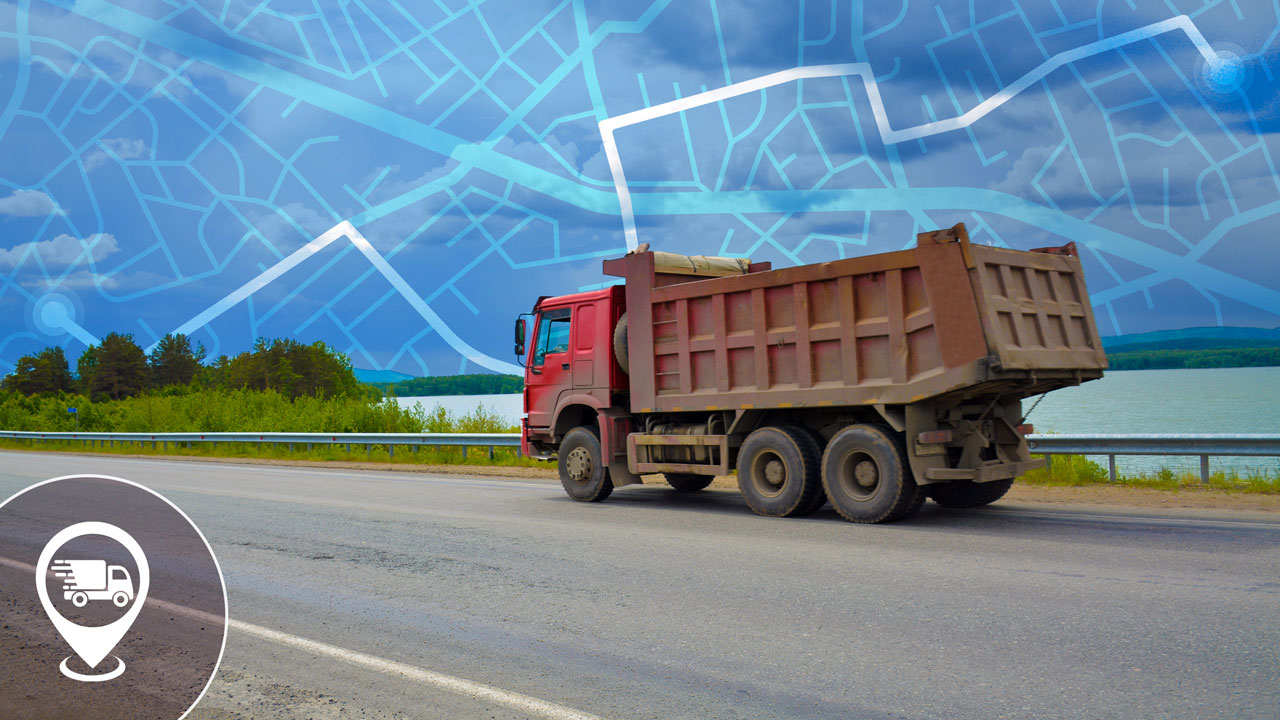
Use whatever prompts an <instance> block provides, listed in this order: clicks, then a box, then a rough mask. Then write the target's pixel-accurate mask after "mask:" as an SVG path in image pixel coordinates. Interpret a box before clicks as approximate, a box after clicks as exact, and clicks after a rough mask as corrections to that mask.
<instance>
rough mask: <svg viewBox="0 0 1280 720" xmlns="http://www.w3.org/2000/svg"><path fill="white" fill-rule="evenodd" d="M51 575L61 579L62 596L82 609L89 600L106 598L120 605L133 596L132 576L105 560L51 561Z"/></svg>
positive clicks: (125, 570)
mask: <svg viewBox="0 0 1280 720" xmlns="http://www.w3.org/2000/svg"><path fill="white" fill-rule="evenodd" d="M52 570H53V574H54V576H55V577H59V578H62V579H63V580H62V582H63V584H62V591H63V592H62V597H63V598H64V599H66V600H70V601H71V604H72V605H75V606H76V607H78V608H82V607H84V606H85V605H88V604H89V601H90V600H110V601H111V602H112V604H114V605H115V606H116V607H119V608H122V607H124V606H125V605H128V604H129V601H130V600H132V599H133V578H131V577H129V570H128V569H127V568H125V567H122V566H120V565H108V564H107V561H106V560H54V561H53V566H52Z"/></svg>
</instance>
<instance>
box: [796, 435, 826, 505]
mask: <svg viewBox="0 0 1280 720" xmlns="http://www.w3.org/2000/svg"><path fill="white" fill-rule="evenodd" d="M800 429H801V430H803V431H804V433H805V434H806V435H808V436H809V438H810V439H811V440H813V455H814V457H816V458H819V463H821V458H822V451H823V449H824V448H826V446H827V439H826V438H824V437H822V433H820V432H818V431H817V430H814V429H813V428H810V427H804V426H801V427H800ZM826 504H827V491H826V490H823V489H822V471H821V470H819V471H818V491H817V492H815V493H814V494H813V500H812V502H810V503H809V506H808V507H805V508H800V509H799V510H797V511H796V515H812V514H813V513H815V512H817V511H818V510H821V509H822V506H823V505H826Z"/></svg>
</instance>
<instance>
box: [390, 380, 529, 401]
mask: <svg viewBox="0 0 1280 720" xmlns="http://www.w3.org/2000/svg"><path fill="white" fill-rule="evenodd" d="M370 384H371V385H373V386H375V387H379V388H382V389H383V391H385V392H386V393H387V394H388V395H394V396H396V397H419V396H432V395H435V396H438V395H502V394H508V393H518V392H521V391H522V390H524V378H522V377H520V376H519V375H492V374H483V375H436V376H433V377H409V376H407V375H406V376H405V377H404V379H401V380H395V381H392V382H375V383H370Z"/></svg>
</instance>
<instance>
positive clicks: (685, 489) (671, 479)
mask: <svg viewBox="0 0 1280 720" xmlns="http://www.w3.org/2000/svg"><path fill="white" fill-rule="evenodd" d="M664 475H665V476H666V478H667V484H668V485H670V486H671V487H672V488H674V489H675V491H676V492H679V493H691V492H698V491H699V490H701V489H703V488H705V487H706V486H708V485H710V484H711V481H712V480H715V476H714V475H698V474H696V473H664Z"/></svg>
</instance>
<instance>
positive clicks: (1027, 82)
mask: <svg viewBox="0 0 1280 720" xmlns="http://www.w3.org/2000/svg"><path fill="white" fill-rule="evenodd" d="M1174 30H1181V31H1182V32H1184V33H1186V35H1187V37H1188V38H1190V39H1191V42H1192V44H1194V45H1195V47H1196V50H1198V51H1199V52H1200V54H1201V55H1202V56H1203V57H1204V59H1205V61H1206V62H1209V63H1211V64H1212V63H1217V62H1219V58H1218V54H1217V52H1215V51H1214V49H1213V48H1212V47H1211V46H1210V45H1209V41H1208V40H1207V39H1205V37H1204V35H1203V34H1202V33H1201V32H1200V29H1199V28H1198V27H1196V24H1195V22H1194V21H1192V19H1191V18H1190V17H1189V16H1187V15H1179V16H1177V17H1173V18H1169V19H1168V20H1162V21H1160V22H1157V23H1152V24H1151V25H1146V26H1143V27H1140V28H1138V29H1136V30H1131V31H1129V32H1126V33H1121V34H1120V35H1114V36H1112V37H1109V38H1104V39H1102V40H1099V41H1097V42H1094V43H1090V44H1088V45H1082V46H1081V47H1078V48H1076V49H1074V50H1067V51H1064V52H1061V53H1058V54H1056V55H1054V56H1052V57H1050V58H1049V59H1048V60H1045V61H1044V62H1043V63H1040V65H1038V66H1036V68H1035V69H1033V70H1031V71H1030V72H1028V73H1027V74H1025V75H1023V76H1022V77H1020V78H1018V79H1017V80H1016V81H1015V82H1013V83H1012V84H1011V85H1008V86H1006V87H1005V88H1004V89H1002V90H1000V92H997V93H996V94H995V95H992V96H991V97H989V98H987V99H986V100H983V101H982V102H981V103H978V104H977V105H976V106H974V107H973V108H972V109H970V110H969V111H968V112H966V113H964V114H962V115H958V116H956V117H953V118H948V119H946V120H937V121H935V122H930V123H925V124H923V125H916V126H915V127H909V128H904V129H902V130H894V129H893V128H892V127H890V126H889V117H888V115H887V114H886V113H885V107H884V100H883V99H882V98H881V97H880V86H879V83H878V82H877V81H876V77H875V73H874V72H873V71H872V69H871V65H870V63H843V64H838V65H812V66H807V67H797V68H792V69H790V70H782V71H780V72H776V73H772V74H770V75H764V76H762V77H758V78H754V79H751V80H745V81H743V82H739V83H734V84H732V85H726V86H725V87H722V88H717V89H715V90H708V91H706V92H703V93H698V94H696V95H690V96H689V97H685V98H680V99H678V100H672V101H670V102H665V103H662V104H660V105H654V106H652V107H647V108H643V109H641V110H636V111H634V112H629V113H625V114H623V115H617V116H614V117H610V118H605V119H604V120H601V121H600V137H601V140H602V142H603V144H604V151H605V157H607V158H608V160H609V170H610V171H611V172H612V173H613V184H614V188H615V189H616V190H617V193H618V203H619V205H620V206H621V210H622V227H623V231H624V232H625V234H626V238H627V248H628V249H631V250H634V249H635V248H636V245H637V244H638V238H637V237H636V220H635V211H634V208H633V206H632V204H631V191H630V189H629V188H628V187H627V178H626V175H625V173H623V170H622V159H621V158H620V157H619V155H618V145H617V142H616V141H615V140H614V137H613V134H614V131H616V130H618V129H620V128H624V127H628V126H630V125H635V124H637V123H642V122H645V121H647V120H653V119H656V118H660V117H665V116H667V115H675V114H678V113H682V112H684V111H686V110H691V109H693V108H696V107H702V106H704V105H710V104H712V103H718V102H721V101H724V100H728V99H729V98H734V97H738V96H740V95H747V94H750V93H754V92H759V91H761V90H765V89H767V88H771V87H774V86H775V85H782V84H784V83H789V82H792V81H795V80H804V79H809V78H824V77H842V76H846V75H858V76H861V77H862V84H863V86H864V87H865V88H866V92H867V99H868V100H869V101H870V103H871V112H872V114H873V115H874V116H875V120H876V127H877V128H878V129H879V131H880V138H881V139H882V140H883V141H884V144H886V145H893V144H896V143H901V142H907V141H909V140H917V139H920V138H923V137H928V136H930V135H938V134H940V133H945V132H950V131H952V130H959V129H961V128H966V127H968V126H970V125H972V124H973V123H975V122H977V121H978V120H979V119H981V118H982V117H984V116H986V115H987V114H988V113H990V112H991V111H993V110H995V109H996V108H998V107H1000V106H1001V105H1003V104H1005V103H1006V102H1008V101H1009V100H1010V99H1011V98H1013V97H1014V96H1015V95H1017V94H1018V93H1020V92H1022V91H1023V90H1026V89H1027V88H1029V87H1031V86H1032V85H1034V84H1036V83H1038V82H1040V81H1041V80H1042V79H1044V77H1045V76H1047V75H1048V74H1049V73H1051V72H1053V71H1054V70H1057V69H1058V68H1060V67H1062V66H1063V65H1067V64H1069V63H1073V62H1076V61H1079V60H1083V59H1084V58H1087V57H1091V56H1093V55H1098V54H1100V53H1103V52H1107V51H1109V50H1114V49H1116V48H1118V47H1121V46H1123V45H1129V44H1131V43H1135V42H1140V41H1142V40H1149V39H1151V38H1153V37H1155V36H1157V35H1161V34H1163V33H1167V32H1172V31H1174Z"/></svg>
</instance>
